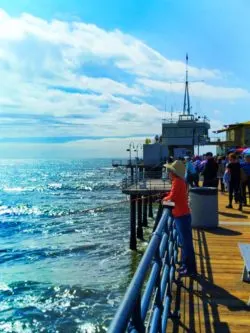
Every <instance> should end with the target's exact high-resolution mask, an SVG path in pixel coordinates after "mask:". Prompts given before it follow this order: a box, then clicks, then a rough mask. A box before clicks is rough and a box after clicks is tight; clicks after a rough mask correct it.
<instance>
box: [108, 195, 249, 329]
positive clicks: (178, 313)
mask: <svg viewBox="0 0 250 333" xmlns="http://www.w3.org/2000/svg"><path fill="white" fill-rule="evenodd" d="M218 201H219V205H218V208H219V209H218V214H219V226H218V227H217V228H213V229H207V230H205V229H193V242H194V247H195V255H196V261H197V269H198V275H197V276H196V277H194V278H191V277H186V278H182V279H181V280H180V279H179V278H178V273H177V272H176V268H175V264H176V263H177V261H176V256H177V257H178V256H179V251H178V250H177V249H176V243H175V242H174V238H173V236H171V235H174V234H175V232H174V230H172V231H170V234H169V230H170V229H169V228H168V227H167V225H168V222H167V221H168V220H166V221H165V227H164V226H163V224H164V221H163V220H162V218H161V220H160V222H159V225H160V228H162V229H163V230H164V229H165V232H163V234H162V238H161V239H162V241H161V244H159V245H158V246H159V248H158V249H159V250H158V251H159V252H158V251H157V249H156V248H154V250H152V244H151V242H150V244H149V248H148V249H147V250H146V252H145V254H144V256H143V258H144V257H145V258H146V259H147V265H149V258H151V260H152V270H151V273H150V272H148V273H146V272H147V271H146V268H147V269H149V268H148V267H149V266H147V267H146V266H145V263H144V261H145V258H144V259H142V261H141V263H140V266H139V267H138V270H137V272H136V274H135V276H134V279H133V281H132V282H131V285H130V287H129V289H128V291H127V292H129V290H130V288H133V289H132V291H133V295H134V296H133V299H134V301H133V302H132V303H131V304H130V308H129V307H128V301H129V299H128V297H127V296H128V294H126V296H125V298H124V301H123V303H122V304H121V307H120V309H119V311H120V312H119V311H118V313H117V316H116V318H115V319H114V321H113V322H112V327H116V326H115V325H116V324H120V319H119V318H120V317H119V314H121V313H123V311H125V312H124V313H126V315H127V318H128V319H129V318H132V319H131V321H127V324H124V323H125V322H123V324H124V325H125V326H126V327H127V325H129V327H130V329H129V330H128V331H129V332H130V331H131V332H132V331H133V332H147V331H149V332H158V331H159V326H160V327H162V328H163V330H162V331H161V332H167V333H170V332H172V333H184V332H185V333H186V332H189V333H203V332H204V333H207V332H208V333H229V332H231V333H234V332H240V333H247V332H249V327H250V283H247V282H244V281H242V271H243V267H244V261H243V259H242V257H241V254H240V250H239V246H238V243H248V244H249V243H250V205H248V206H247V207H244V208H243V211H242V212H240V211H238V210H237V207H238V205H235V209H226V208H225V206H226V205H227V203H228V197H227V194H226V193H225V194H224V193H219V196H218ZM165 214H166V212H165ZM159 225H158V227H159ZM157 230H158V228H157ZM157 230H156V234H157V235H158V236H157V235H156V236H157V237H159V232H158V231H157ZM153 237H155V236H153ZM154 242H155V240H154ZM166 242H167V245H166ZM163 244H165V245H163ZM163 248H165V249H166V253H165V255H164V254H163V253H162V249H163ZM173 249H175V252H173ZM159 256H160V258H162V266H161V265H160V266H159V268H158V270H157V269H156V268H155V269H154V265H155V264H157V262H158V260H159V259H157V258H159ZM163 258H164V259H163ZM160 270H162V273H160ZM142 272H144V273H142ZM156 272H158V273H156ZM156 274H158V275H156ZM147 275H148V278H147V277H146V276H147ZM157 276H158V278H159V279H160V282H159V280H158V278H157ZM137 279H139V281H140V283H141V287H140V286H139V285H138V284H137V282H138V281H137ZM143 279H146V281H147V286H149V287H146V291H145V293H146V294H145V293H144V294H142V290H143V289H142V285H143V281H144V283H145V280H143ZM163 280H164V283H163ZM153 281H154V282H153ZM157 281H158V282H157ZM153 283H156V285H155V289H154V285H153ZM157 286H158V287H157ZM157 288H160V289H157ZM161 288H163V289H161ZM148 289H149V290H150V292H151V294H150V295H149V292H148ZM165 290H166V293H165ZM130 291H131V290H130ZM132 291H131V292H132ZM159 293H160V294H159ZM163 294H164V295H165V298H162V296H161V298H159V297H160V296H159V295H163ZM157 295H158V296H157ZM137 296H138V298H137ZM150 297H151V299H152V300H154V301H155V302H156V303H155V304H154V303H153V305H152V308H151V310H149V312H148V316H149V322H144V320H145V317H146V315H145V313H144V312H143V317H141V315H140V311H139V310H138V311H137V312H136V313H137V315H135V311H136V309H135V306H136V307H138V309H140V306H141V307H142V309H144V308H145V303H144V302H145V300H147V302H148V301H149V299H150ZM130 301H131V299H130ZM140 304H141V305H140ZM147 304H148V303H147ZM130 313H131V316H132V317H130ZM132 314H133V315H132ZM129 323H130V324H129ZM138 323H139V324H138ZM136 325H140V328H139V329H137V328H138V327H139V326H136ZM125 326H124V327H125ZM136 327H137V328H136ZM157 327H158V328H157ZM125 331H126V330H125V329H124V330H120V332H125ZM111 332H113V331H112V330H111Z"/></svg>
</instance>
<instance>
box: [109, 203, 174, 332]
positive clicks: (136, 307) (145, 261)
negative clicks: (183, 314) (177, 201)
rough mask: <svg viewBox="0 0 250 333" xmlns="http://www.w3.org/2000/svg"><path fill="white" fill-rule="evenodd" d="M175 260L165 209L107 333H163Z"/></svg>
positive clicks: (169, 215)
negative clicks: (146, 332)
mask: <svg viewBox="0 0 250 333" xmlns="http://www.w3.org/2000/svg"><path fill="white" fill-rule="evenodd" d="M177 257H178V240H177V232H176V229H175V226H174V223H173V218H172V216H171V213H170V211H169V210H168V209H167V208H164V209H163V213H162V216H161V219H160V221H159V223H158V226H157V228H156V230H155V232H154V233H153V235H152V238H151V240H150V243H149V245H148V247H147V249H146V251H145V253H144V255H143V257H142V260H141V262H140V264H139V266H138V268H137V270H136V273H135V275H134V277H133V279H132V281H131V283H130V285H129V287H128V289H127V292H126V294H125V296H124V299H123V301H122V303H121V305H120V307H119V309H118V311H117V313H116V315H115V317H114V319H113V321H112V323H111V326H110V328H109V330H108V332H110V333H122V332H126V331H127V332H130V333H136V332H140V333H141V332H145V331H146V330H147V331H148V332H150V333H153V332H164V333H165V332H166V328H167V323H168V319H169V318H170V315H171V311H170V310H171V301H172V284H173V281H174V276H175V265H176V263H177ZM145 283H146V286H145V288H144V285H145Z"/></svg>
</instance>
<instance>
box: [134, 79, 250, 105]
mask: <svg viewBox="0 0 250 333" xmlns="http://www.w3.org/2000/svg"><path fill="white" fill-rule="evenodd" d="M137 82H138V83H140V84H143V85H144V86H145V87H147V88H150V89H153V90H161V91H165V92H174V93H180V94H183V91H184V83H174V82H173V83H169V82H166V81H156V80H150V79H145V78H139V79H138V80H137ZM190 93H191V95H192V96H195V97H203V98H210V99H233V100H234V99H237V98H249V97H250V92H249V91H247V90H245V89H242V88H226V87H220V86H212V85H210V84H207V83H203V82H194V83H191V84H190Z"/></svg>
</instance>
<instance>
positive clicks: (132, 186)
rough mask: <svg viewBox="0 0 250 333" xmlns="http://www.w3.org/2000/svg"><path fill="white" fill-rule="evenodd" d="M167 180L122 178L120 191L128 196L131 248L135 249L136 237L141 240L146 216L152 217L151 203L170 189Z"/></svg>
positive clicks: (146, 220)
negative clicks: (131, 179) (130, 179)
mask: <svg viewBox="0 0 250 333" xmlns="http://www.w3.org/2000/svg"><path fill="white" fill-rule="evenodd" d="M170 188H171V185H170V183H169V181H167V180H163V179H152V178H144V179H141V180H139V179H134V180H133V181H129V180H128V179H126V180H124V182H123V185H122V192H123V193H124V194H127V195H129V196H130V242H129V247H130V249H131V250H136V249H137V238H138V239H141V240H143V227H147V226H148V217H150V218H153V217H154V216H153V203H154V202H155V201H156V200H160V198H161V195H164V194H165V193H166V192H168V191H170Z"/></svg>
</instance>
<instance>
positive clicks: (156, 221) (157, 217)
mask: <svg viewBox="0 0 250 333" xmlns="http://www.w3.org/2000/svg"><path fill="white" fill-rule="evenodd" d="M162 212H163V206H162V204H161V202H160V203H159V207H158V211H157V215H156V219H155V224H154V228H153V231H155V229H156V228H157V226H158V223H159V221H160V219H161V215H162Z"/></svg>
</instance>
